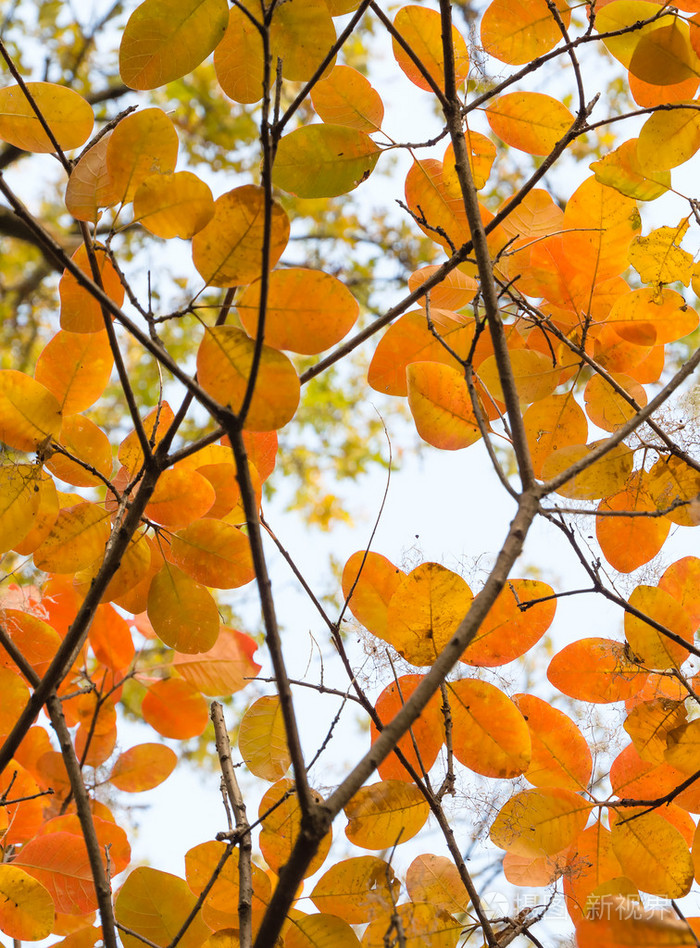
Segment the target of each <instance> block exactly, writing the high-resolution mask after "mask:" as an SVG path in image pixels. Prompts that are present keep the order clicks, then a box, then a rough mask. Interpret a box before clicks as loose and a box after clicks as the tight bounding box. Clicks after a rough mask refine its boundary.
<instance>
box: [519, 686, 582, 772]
mask: <svg viewBox="0 0 700 948" xmlns="http://www.w3.org/2000/svg"><path fill="white" fill-rule="evenodd" d="M513 701H514V702H515V705H516V706H517V708H518V710H519V711H520V713H521V714H522V716H523V717H524V718H525V720H526V721H527V726H528V729H529V731H530V739H531V741H532V756H531V759H530V764H529V766H528V768H527V770H526V771H525V774H524V776H525V779H526V780H528V781H529V782H530V783H531V784H533V785H534V786H535V787H565V788H567V789H569V790H585V789H586V788H587V786H588V781H589V780H590V779H591V771H592V769H593V761H592V758H591V752H590V749H589V747H588V743H587V741H586V739H585V737H584V736H583V734H582V733H581V731H580V730H579V729H578V727H577V726H576V725H575V724H574V722H573V721H572V720H571V718H570V717H568V716H567V715H566V714H564V712H563V711H559V709H558V708H554V707H552V705H551V704H548V703H547V702H546V701H543V700H542V699H541V698H537V697H535V695H515V697H514V698H513Z"/></svg>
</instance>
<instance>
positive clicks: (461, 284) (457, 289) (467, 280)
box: [392, 266, 478, 361]
mask: <svg viewBox="0 0 700 948" xmlns="http://www.w3.org/2000/svg"><path fill="white" fill-rule="evenodd" d="M438 269H439V268H438V267H437V266H432V267H421V268H420V269H419V270H414V271H413V273H412V274H411V275H410V277H409V278H408V288H409V290H410V291H411V292H413V291H414V290H416V289H417V288H418V287H419V286H422V285H423V284H424V283H425V282H426V280H428V279H429V278H430V277H432V276H433V275H434V274H435V272H436V271H437V270H438ZM477 286H478V284H477V282H476V280H475V279H474V278H473V277H470V276H467V274H466V273H462V271H461V270H452V271H451V272H450V273H448V274H447V276H446V277H445V278H444V279H443V280H441V281H440V283H438V284H437V286H434V287H432V289H431V290H430V303H431V309H432V307H433V306H437V307H438V308H441V309H446V310H458V309H461V308H462V307H463V306H467V305H468V304H469V303H471V301H472V300H473V299H474V297H475V296H476V291H477ZM424 319H425V317H424ZM392 325H394V326H395V325H396V323H393V324H392ZM433 339H434V337H433ZM443 351H444V350H443ZM419 361H423V360H419ZM427 361H431V360H427Z"/></svg>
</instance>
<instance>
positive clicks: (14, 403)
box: [0, 369, 61, 451]
mask: <svg viewBox="0 0 700 948" xmlns="http://www.w3.org/2000/svg"><path fill="white" fill-rule="evenodd" d="M60 430H61V410H60V406H59V404H58V401H57V400H56V397H55V396H54V395H52V393H51V392H50V391H49V390H48V389H47V388H45V387H44V386H43V385H42V384H41V383H40V382H36V381H35V380H34V379H33V378H30V377H29V376H28V375H25V374H24V372H18V371H17V370H16V369H3V370H2V371H0V441H4V442H5V444H7V445H8V446H9V447H11V448H16V449H17V450H18V451H35V450H36V449H37V448H38V447H39V445H40V444H41V443H42V441H47V440H48V439H50V438H56V437H58V433H59V431H60Z"/></svg>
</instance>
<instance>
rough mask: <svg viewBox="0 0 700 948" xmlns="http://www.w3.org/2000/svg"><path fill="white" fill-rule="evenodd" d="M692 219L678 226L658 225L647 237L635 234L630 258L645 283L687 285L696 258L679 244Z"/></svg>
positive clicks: (683, 221) (685, 220)
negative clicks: (679, 283) (678, 283)
mask: <svg viewBox="0 0 700 948" xmlns="http://www.w3.org/2000/svg"><path fill="white" fill-rule="evenodd" d="M688 224H689V221H688V220H687V218H686V219H684V220H682V221H681V222H680V224H679V225H678V226H677V227H657V228H656V229H655V230H653V231H651V233H650V234H648V236H646V237H636V238H635V239H634V241H633V242H632V246H631V247H630V251H629V261H630V263H631V264H632V266H633V267H634V269H635V270H636V271H637V273H638V274H639V276H640V277H641V278H642V282H643V283H657V284H658V283H675V282H676V280H679V281H680V282H681V283H683V284H685V286H688V284H689V283H690V277H691V275H692V271H693V258H692V256H691V255H690V254H689V253H688V252H687V251H686V250H683V249H682V248H681V246H680V243H681V241H682V240H683V236H684V234H685V233H686V231H687V229H688Z"/></svg>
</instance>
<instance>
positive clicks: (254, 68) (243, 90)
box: [214, 7, 265, 104]
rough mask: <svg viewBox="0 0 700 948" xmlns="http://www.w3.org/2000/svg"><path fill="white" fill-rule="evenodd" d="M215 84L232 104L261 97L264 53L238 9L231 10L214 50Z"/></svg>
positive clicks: (258, 37)
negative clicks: (217, 81)
mask: <svg viewBox="0 0 700 948" xmlns="http://www.w3.org/2000/svg"><path fill="white" fill-rule="evenodd" d="M214 68H215V70H216V78H217V79H218V80H219V85H220V86H221V88H222V89H223V91H224V92H225V93H226V95H227V96H229V98H231V99H233V100H234V102H242V103H244V104H252V103H253V102H257V101H258V100H259V99H261V98H262V94H263V80H264V69H265V53H264V49H263V43H262V37H261V35H260V32H259V31H258V29H257V27H256V26H255V24H254V23H253V22H252V21H251V20H250V18H249V17H248V16H247V14H246V13H245V11H244V10H243V9H242V8H241V7H231V9H230V10H229V14H228V26H227V27H226V32H225V34H224V38H223V39H222V40H221V42H220V43H219V44H218V46H217V47H216V49H215V50H214Z"/></svg>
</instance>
